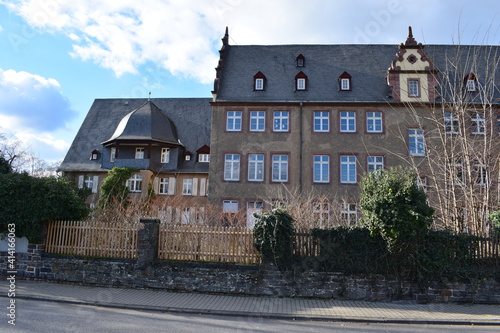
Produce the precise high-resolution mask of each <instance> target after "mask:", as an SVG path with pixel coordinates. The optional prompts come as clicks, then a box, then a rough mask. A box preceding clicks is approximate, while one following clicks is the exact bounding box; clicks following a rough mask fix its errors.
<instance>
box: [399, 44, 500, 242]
mask: <svg viewBox="0 0 500 333" xmlns="http://www.w3.org/2000/svg"><path fill="white" fill-rule="evenodd" d="M497 52H498V47H494V46H492V47H487V46H482V47H475V46H456V47H455V48H454V52H453V53H450V54H446V58H445V60H446V61H445V63H444V66H443V65H442V68H439V72H438V73H437V74H436V76H437V80H438V82H439V84H438V87H437V88H436V89H437V93H438V96H439V97H438V99H437V100H436V101H433V102H431V103H422V104H415V103H413V104H407V105H406V112H407V113H408V114H409V115H410V119H412V120H411V121H412V122H413V125H414V126H415V125H417V126H418V127H419V128H420V129H421V130H423V131H424V132H425V150H426V157H425V158H421V157H412V156H411V155H410V158H408V155H406V156H401V157H402V158H404V159H405V160H406V161H407V162H408V163H409V164H410V165H412V166H413V167H414V168H415V170H416V171H417V172H418V173H419V174H420V175H422V184H423V185H424V184H425V186H426V188H427V191H428V197H429V201H430V204H431V205H432V206H433V208H434V209H435V210H436V220H435V227H438V228H447V229H451V230H454V231H456V232H468V233H473V234H476V235H482V236H488V235H489V234H490V231H491V223H490V221H489V220H488V218H487V216H488V214H489V212H491V211H493V210H496V209H497V208H498V200H499V197H498V192H499V182H498V177H499V162H500V133H499V130H500V114H499V111H500V108H499V104H498V93H499V87H498V86H497V80H498V79H497V78H496V75H497V72H498V65H499V55H498V54H497ZM396 134H397V135H398V136H399V137H400V138H402V139H404V140H406V133H403V131H402V130H401V131H400V132H399V133H396Z"/></svg>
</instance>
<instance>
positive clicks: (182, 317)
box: [0, 300, 499, 333]
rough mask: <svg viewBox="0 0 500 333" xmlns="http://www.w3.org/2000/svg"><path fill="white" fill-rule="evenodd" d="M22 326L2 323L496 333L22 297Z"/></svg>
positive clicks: (93, 328)
mask: <svg viewBox="0 0 500 333" xmlns="http://www.w3.org/2000/svg"><path fill="white" fill-rule="evenodd" d="M17 309H18V313H17V315H18V316H17V320H16V326H15V327H13V326H11V325H8V324H7V322H6V320H5V318H3V320H2V321H1V322H0V332H4V333H10V332H12V333H17V332H21V333H38V332H40V333H45V332H47V333H49V332H50V333H59V332H61V333H62V332H65V333H66V332H71V333H80V332H82V333H89V332H110V333H113V332H117V333H123V332H138V333H142V332H144V333H149V332H179V333H188V332H196V333H199V332H203V333H240V332H241V333H247V332H248V333H249V332H259V333H264V332H287V333H309V332H310V333H327V332H328V333H332V332H333V333H336V332H342V333H346V332H357V333H382V332H391V333H392V332H394V333H395V332H398V333H410V332H411V333H414V332H425V333H432V332H436V333H461V332H463V333H465V332H472V333H476V332H477V333H490V332H498V331H499V329H498V327H491V326H482V327H481V326H450V325H420V324H415V325H413V324H411V325H401V324H381V323H356V322H355V323H352V322H328V321H307V320H300V321H293V320H277V319H264V318H254V317H246V318H242V317H233V316H229V317H227V316H219V315H217V316H216V315H197V314H171V313H161V312H157V311H154V312H152V311H138V310H126V309H117V308H106V307H97V306H88V305H78V304H64V303H57V302H48V301H36V300H18V301H17Z"/></svg>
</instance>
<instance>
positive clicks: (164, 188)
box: [158, 178, 169, 194]
mask: <svg viewBox="0 0 500 333" xmlns="http://www.w3.org/2000/svg"><path fill="white" fill-rule="evenodd" d="M168 184H169V182H168V178H160V180H159V184H158V185H159V188H158V193H159V194H169V193H168Z"/></svg>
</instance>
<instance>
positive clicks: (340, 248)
mask: <svg viewBox="0 0 500 333" xmlns="http://www.w3.org/2000/svg"><path fill="white" fill-rule="evenodd" d="M312 235H313V237H314V239H315V242H317V244H318V245H319V248H320V253H319V257H317V258H314V259H312V258H308V259H309V260H311V259H312V260H315V261H317V267H318V268H319V269H320V270H324V271H329V272H344V273H346V274H384V273H387V272H388V268H387V265H388V263H387V248H386V243H385V241H384V240H383V239H382V238H381V237H380V236H375V237H372V236H370V231H369V230H368V229H366V228H348V227H337V228H332V229H328V230H325V229H313V230H312Z"/></svg>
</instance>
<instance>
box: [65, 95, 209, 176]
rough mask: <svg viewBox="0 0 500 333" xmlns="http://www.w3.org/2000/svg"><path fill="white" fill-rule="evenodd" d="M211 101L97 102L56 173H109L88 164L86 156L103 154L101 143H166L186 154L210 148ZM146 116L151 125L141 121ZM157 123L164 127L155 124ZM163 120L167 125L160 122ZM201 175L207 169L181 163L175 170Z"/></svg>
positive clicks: (97, 163)
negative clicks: (134, 141)
mask: <svg viewBox="0 0 500 333" xmlns="http://www.w3.org/2000/svg"><path fill="white" fill-rule="evenodd" d="M210 101H211V99H209V98H154V99H151V101H150V102H148V99H147V98H137V99H135V98H131V99H130V98H117V99H96V100H95V101H94V103H93V104H92V106H91V107H90V110H89V112H88V113H87V116H86V117H85V120H84V121H83V123H82V126H81V127H80V129H79V130H78V133H77V134H76V137H75V139H74V140H73V143H72V144H71V147H70V148H69V150H68V153H67V154H66V157H65V158H64V160H63V162H62V164H61V166H60V168H59V169H60V170H61V171H82V172H83V171H86V172H92V171H107V170H109V168H107V167H103V166H102V164H101V163H100V161H91V160H89V156H90V153H91V152H92V151H93V150H94V149H98V150H101V151H102V149H103V144H102V143H110V142H112V141H113V140H125V139H133V140H142V139H145V138H147V139H151V140H157V142H166V141H168V142H169V143H171V144H174V143H175V144H176V145H182V147H184V148H185V149H186V150H187V151H196V150H197V149H199V148H200V147H203V146H204V145H210V124H211V106H210ZM148 114H150V115H151V116H152V117H151V119H152V123H151V124H149V122H148V121H147V120H146V119H143V117H145V118H147V117H146V116H147V115H148ZM132 119H135V120H138V121H139V122H140V121H142V120H144V121H143V123H142V124H132V122H130V121H131V120H132ZM158 119H161V120H162V122H163V123H164V124H163V125H158V124H155V122H156V121H157V120H158ZM165 119H167V120H168V121H167V122H165V121H163V120H165ZM120 124H121V125H120ZM166 124H170V125H166ZM119 125H120V126H121V127H120V128H118V127H119ZM122 129H123V130H122ZM142 130H144V131H145V132H142ZM162 131H166V132H165V133H163V132H162ZM101 155H102V156H103V157H102V159H103V161H104V160H105V159H108V160H109V156H104V152H103V154H101ZM108 164H109V163H108ZM205 169H206V170H205ZM200 171H201V172H208V167H207V166H206V165H201V166H198V165H196V164H195V163H194V162H192V163H187V162H182V163H179V166H178V169H177V170H176V172H200Z"/></svg>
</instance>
